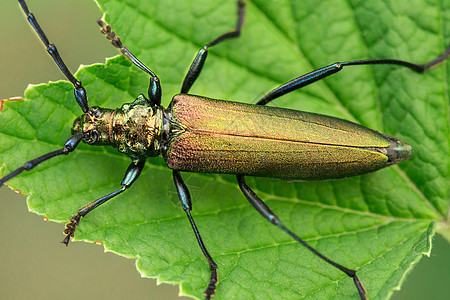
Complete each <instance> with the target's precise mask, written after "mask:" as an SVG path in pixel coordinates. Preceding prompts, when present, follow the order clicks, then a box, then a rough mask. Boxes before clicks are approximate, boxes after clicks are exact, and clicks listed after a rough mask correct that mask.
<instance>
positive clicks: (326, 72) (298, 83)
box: [256, 48, 450, 105]
mask: <svg viewBox="0 0 450 300" xmlns="http://www.w3.org/2000/svg"><path fill="white" fill-rule="evenodd" d="M449 55H450V48H447V50H446V51H445V52H444V54H442V55H441V56H439V57H437V58H436V59H433V60H432V61H430V62H428V63H426V64H424V65H416V64H413V63H410V62H407V61H403V60H397V59H365V60H355V61H346V62H337V63H334V64H331V65H329V66H326V67H323V68H320V69H317V70H315V71H312V72H310V73H308V74H305V75H302V76H300V77H297V78H295V79H292V80H291V81H288V82H286V83H284V84H282V85H280V86H279V87H277V88H275V89H273V90H272V91H270V92H269V93H268V94H267V95H265V96H264V97H262V98H261V99H260V100H259V101H258V103H256V104H257V105H266V104H267V103H269V102H270V101H272V100H274V99H276V98H278V97H281V96H283V95H285V94H287V93H290V92H292V91H295V90H297V89H300V88H302V87H304V86H307V85H309V84H311V83H313V82H316V81H318V80H320V79H322V78H325V77H328V76H330V75H332V74H334V73H336V72H339V71H340V70H342V68H343V67H344V66H357V65H397V66H403V67H406V68H409V69H411V70H413V71H416V72H418V73H423V72H425V71H426V70H428V69H429V68H431V67H434V66H435V65H437V64H439V63H441V62H442V61H444V60H445V59H446V58H447V56H449Z"/></svg>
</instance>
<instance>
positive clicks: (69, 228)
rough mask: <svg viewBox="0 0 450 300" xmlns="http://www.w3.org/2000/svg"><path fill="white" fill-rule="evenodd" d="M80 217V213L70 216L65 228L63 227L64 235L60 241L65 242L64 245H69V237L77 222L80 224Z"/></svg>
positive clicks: (73, 231)
mask: <svg viewBox="0 0 450 300" xmlns="http://www.w3.org/2000/svg"><path fill="white" fill-rule="evenodd" d="M80 218H81V216H80V214H77V215H75V216H73V217H72V218H70V221H69V223H68V224H66V229H64V234H65V235H66V237H65V238H64V240H62V241H61V243H63V244H65V245H66V246H69V242H70V238H71V237H73V236H74V234H75V230H76V228H77V226H78V224H80Z"/></svg>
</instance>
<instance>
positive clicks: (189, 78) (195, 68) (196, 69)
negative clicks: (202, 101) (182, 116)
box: [181, 0, 245, 94]
mask: <svg viewBox="0 0 450 300" xmlns="http://www.w3.org/2000/svg"><path fill="white" fill-rule="evenodd" d="M237 5H238V21H237V24H236V28H235V29H234V30H232V31H229V32H226V33H224V34H222V35H221V36H219V37H218V38H216V39H215V40H213V41H211V42H209V43H208V44H206V45H205V46H203V48H202V49H200V51H198V53H197V56H196V57H195V58H194V61H193V62H192V64H191V66H190V68H189V71H188V72H187V74H186V77H185V78H184V81H183V85H182V87H181V93H182V94H187V93H188V92H189V90H190V89H191V87H192V85H193V84H194V82H195V80H196V79H197V77H198V76H199V75H200V72H201V71H202V69H203V65H204V64H205V60H206V56H207V55H208V48H209V47H212V46H214V45H217V44H219V43H221V42H222V41H224V40H226V39H230V38H236V37H239V35H240V34H241V28H242V25H243V24H244V14H245V9H244V7H245V3H244V1H242V0H239V1H238V2H237Z"/></svg>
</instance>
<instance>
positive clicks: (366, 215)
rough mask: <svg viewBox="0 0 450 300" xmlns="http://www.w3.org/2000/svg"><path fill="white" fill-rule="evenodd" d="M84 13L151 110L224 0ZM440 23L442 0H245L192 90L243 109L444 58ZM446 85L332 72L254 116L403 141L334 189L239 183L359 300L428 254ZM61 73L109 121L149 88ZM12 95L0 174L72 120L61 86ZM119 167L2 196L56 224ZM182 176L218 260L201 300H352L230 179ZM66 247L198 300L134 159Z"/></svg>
mask: <svg viewBox="0 0 450 300" xmlns="http://www.w3.org/2000/svg"><path fill="white" fill-rule="evenodd" d="M98 2H99V6H100V7H101V9H102V10H104V11H105V12H106V21H107V22H108V23H110V24H111V26H112V27H113V29H114V30H115V31H116V32H117V33H118V34H119V35H120V37H121V39H122V41H123V42H124V44H125V45H126V46H127V47H128V48H129V49H130V50H131V51H132V52H133V53H134V54H135V55H136V56H138V57H139V59H140V60H142V61H143V62H144V63H145V64H146V65H147V66H149V67H150V68H151V69H152V70H153V71H155V72H156V73H157V74H158V76H159V77H160V79H161V82H162V86H163V97H164V100H163V104H164V105H167V104H168V103H169V102H170V99H171V97H172V95H175V94H176V93H178V92H179V90H180V87H181V82H182V80H183V78H184V76H185V74H186V71H187V69H188V68H189V65H190V63H191V62H192V59H193V57H194V56H195V54H196V52H197V51H198V50H199V49H200V48H201V47H202V46H203V45H204V44H205V43H207V42H209V41H211V40H212V39H214V38H216V37H217V36H218V35H220V34H222V33H223V32H226V31H229V30H231V29H232V28H233V27H234V25H235V22H236V5H235V2H234V1H231V0H229V1H206V0H192V1H174V0H171V1H168V0H165V1H137V0H127V1H118V0H115V1H113V0H109V1H108V0H98ZM411 8H414V9H411ZM449 12H450V5H449V4H447V3H445V1H437V0H436V1H423V0H415V1H412V2H411V1H393V0H392V1H357V0H351V1H320V2H318V1H295V0H291V1H289V0H280V1H277V2H275V1H268V0H253V1H247V6H246V20H245V25H244V29H243V32H242V35H241V37H240V38H239V39H235V40H230V41H227V42H224V43H222V44H220V45H218V46H215V47H213V48H211V50H210V53H209V55H208V59H207V61H206V64H205V69H204V70H203V72H202V74H201V76H200V77H199V79H198V80H197V82H196V84H195V85H194V87H193V89H192V90H191V93H192V94H199V95H204V96H208V97H213V98H220V99H235V100H236V101H241V102H248V103H255V102H256V101H257V100H258V99H259V98H261V96H263V95H264V94H265V93H267V92H268V91H270V90H271V89H272V88H274V87H276V86H277V85H279V84H281V83H284V82H286V81H288V80H290V79H292V78H294V77H297V76H299V75H301V74H304V73H307V72H309V71H311V70H313V69H317V68H320V67H322V66H325V65H327V64H330V63H333V62H335V61H345V60H356V59H363V58H382V57H388V58H398V59H403V60H407V61H411V62H415V63H426V62H428V61H430V60H431V59H433V58H435V57H437V56H438V55H440V54H441V53H442V52H444V50H445V48H446V46H448V42H449V41H450V32H449V28H450V19H449V18H448V15H449ZM449 73H450V64H447V67H445V66H442V65H441V66H437V67H436V68H433V69H431V70H429V71H427V72H426V73H425V74H424V75H421V74H416V73H414V72H412V71H410V70H408V69H405V68H401V67H392V66H373V67H360V66H358V67H346V68H345V69H344V70H343V71H342V72H340V73H339V74H336V75H333V76H331V77H329V78H327V79H325V80H323V81H321V82H318V83H315V84H313V85H311V86H309V87H306V88H303V89H302V90H300V91H296V92H293V93H291V94H289V95H286V96H284V97H282V98H280V99H277V100H275V101H274V103H273V104H271V105H275V106H282V107H289V108H294V109H301V110H306V111H313V112H319V113H323V114H329V115H333V116H337V117H342V118H345V119H349V120H352V121H355V122H359V123H361V124H363V125H365V126H368V127H371V128H374V129H376V130H379V131H382V132H384V133H387V134H389V135H393V136H396V137H398V138H400V139H402V140H405V141H406V142H408V143H410V144H411V145H412V146H413V149H414V157H413V158H412V159H410V160H409V161H407V162H403V163H401V164H400V165H399V166H395V167H390V168H387V169H384V170H381V171H379V172H376V173H373V174H369V175H364V176H359V177H355V178H349V179H346V180H338V181H327V182H285V181H280V180H273V179H262V178H248V183H249V185H250V186H251V187H252V188H253V189H254V190H255V192H256V193H257V194H258V195H260V196H261V198H262V199H263V200H264V201H265V202H266V203H267V204H268V205H269V206H270V207H271V208H272V210H273V211H274V212H275V213H276V214H278V215H279V217H280V219H281V220H282V221H283V222H284V223H285V224H286V226H287V227H288V228H290V229H292V230H293V231H294V232H296V233H298V234H299V235H300V236H301V237H302V238H304V239H305V240H307V241H308V243H310V244H311V245H312V246H313V247H315V248H316V249H317V250H319V251H321V252H322V253H324V254H325V255H327V256H328V257H330V258H331V259H333V260H335V261H337V262H339V263H341V264H343V265H345V266H346V267H349V268H354V269H358V276H359V277H360V279H361V280H362V281H363V283H364V285H365V287H366V289H367V294H368V296H369V297H370V298H372V299H378V298H388V297H389V296H390V295H391V294H392V292H393V290H394V289H396V288H397V287H398V286H399V285H400V283H401V281H402V280H403V278H404V276H405V273H406V272H407V271H409V270H410V269H411V268H412V266H413V264H415V263H416V262H417V261H418V260H419V259H420V257H421V256H422V254H429V253H430V250H431V238H432V236H433V234H434V231H435V228H436V227H437V230H438V232H441V233H442V234H443V235H444V236H445V235H446V236H447V237H448V236H450V233H449V232H450V230H449V225H448V223H447V220H446V216H447V215H448V209H449V197H448V186H449V166H450V162H449V120H448V114H449V112H448V107H449V105H448V104H449V103H448V99H449V97H448V83H449V78H450V76H449ZM76 77H77V78H79V79H80V80H81V81H82V82H83V84H84V86H85V87H86V90H87V93H88V97H89V104H90V105H98V106H103V107H109V108H114V107H118V106H120V105H121V104H123V103H127V102H131V101H133V100H134V98H135V97H136V96H137V95H138V94H140V93H146V90H147V88H148V76H147V75H146V74H145V73H144V72H142V71H140V70H138V69H137V68H136V67H134V66H132V65H131V63H129V62H128V61H126V60H125V59H124V58H122V57H116V58H113V59H109V60H107V63H106V65H100V64H98V65H92V66H87V67H82V68H80V70H79V71H78V72H77V74H76ZM25 97H26V100H24V101H5V102H4V103H3V110H2V112H1V114H0V164H1V165H2V166H3V168H2V169H1V174H2V175H3V176H4V175H5V174H7V173H9V172H11V171H12V170H14V169H15V168H17V167H18V166H20V165H22V164H23V163H24V162H25V161H28V160H30V159H32V158H35V157H37V156H39V155H42V154H43V153H47V152H49V151H53V150H55V149H58V148H60V147H61V145H63V143H64V142H65V141H66V140H67V138H68V137H70V128H71V125H72V122H73V120H74V119H75V118H76V116H78V115H79V114H80V113H81V111H80V109H79V107H78V106H77V105H76V103H75V101H74V99H73V86H71V84H70V83H68V82H52V83H49V84H42V85H35V86H30V87H29V88H28V89H27V91H26V93H25ZM0 103H1V102H0ZM0 107H1V105H0ZM280 130H282V128H280ZM129 162H130V160H129V158H127V157H125V156H123V155H120V154H119V153H118V152H117V151H116V150H114V149H112V148H108V147H91V146H88V145H80V146H79V147H78V148H77V150H76V151H75V152H74V153H73V154H70V155H69V156H67V157H58V158H54V159H52V160H50V161H48V162H46V163H44V164H42V165H40V166H38V167H37V168H35V170H33V171H31V172H26V173H23V174H21V175H20V176H18V177H17V178H15V179H13V180H11V181H10V182H9V184H10V185H11V187H12V188H14V189H19V190H21V191H22V192H23V193H29V196H28V205H29V208H30V210H31V211H33V212H36V213H38V214H42V215H45V216H46V217H48V218H49V219H50V220H54V221H57V222H67V220H68V219H69V218H70V217H71V216H72V215H74V214H76V212H77V210H78V209H79V208H80V207H81V206H83V205H85V204H86V203H88V202H90V201H92V200H94V199H96V198H98V197H100V196H103V195H105V194H107V193H110V192H111V191H113V190H115V189H117V188H118V187H119V186H120V182H121V180H122V177H123V174H124V172H125V170H126V168H127V166H128V164H129ZM183 178H184V179H185V181H186V183H187V185H188V187H189V189H190V191H191V195H192V197H193V207H194V210H193V216H194V218H195V220H196V222H197V225H198V227H199V230H200V232H201V234H202V237H203V240H204V241H205V243H206V246H207V248H208V249H209V252H210V253H211V255H212V256H213V257H214V259H215V260H216V262H217V263H218V265H219V284H218V288H217V293H216V299H232V298H239V299H251V298H257V299H260V298H266V299H298V298H303V297H313V298H331V297H335V298H348V297H350V296H352V297H354V298H356V297H357V292H356V289H355V287H354V284H353V282H352V280H351V279H350V278H348V277H347V276H345V275H344V274H343V273H341V272H340V271H338V270H336V269H335V268H333V267H331V266H329V265H327V264H326V263H324V262H323V261H321V260H320V259H319V258H317V257H314V256H313V255H312V254H311V253H309V252H308V251H307V250H306V249H304V248H302V247H301V246H300V245H298V244H297V243H295V242H294V241H292V240H291V239H290V238H289V236H287V235H286V234H285V233H283V232H281V231H280V230H279V229H277V228H275V227H274V226H272V225H270V224H269V223H268V222H266V221H265V220H264V219H263V218H261V216H259V214H258V213H257V212H256V211H255V210H254V209H253V208H252V207H251V205H249V204H248V203H247V202H246V200H245V198H244V197H243V196H242V194H241V193H240V191H239V189H238V187H237V184H236V182H235V178H234V177H233V176H222V175H211V174H209V175H208V174H190V173H185V174H183ZM436 225H437V226H436ZM76 239H77V240H85V241H88V242H94V241H101V242H102V243H103V244H104V245H105V248H106V249H108V250H110V251H113V252H115V253H117V254H119V255H122V256H126V257H129V258H133V259H136V265H137V267H138V269H139V271H140V272H141V273H142V274H143V275H144V276H148V277H157V278H159V280H160V281H162V282H175V283H180V285H181V288H182V292H183V293H184V294H186V295H190V296H193V297H197V298H201V297H202V292H203V290H204V289H205V287H206V285H207V282H208V279H209V268H208V265H207V263H206V260H205V259H204V257H203V255H202V253H201V251H200V249H199V248H198V245H197V242H196V240H195V237H194V235H193V233H192V230H191V228H190V225H189V222H188V220H187V218H186V217H185V213H184V212H183V210H182V208H181V205H180V203H179V200H178V198H177V195H176V191H175V189H174V186H173V182H172V177H171V172H170V170H169V169H168V168H167V167H165V164H164V161H163V159H161V158H156V159H149V160H148V162H147V165H146V168H145V170H144V172H143V174H142V175H141V177H140V179H139V180H138V181H137V182H136V183H135V184H134V185H133V187H132V188H131V189H130V190H129V191H127V192H126V193H124V194H122V195H120V196H118V197H117V198H116V199H114V200H112V201H110V202H108V203H107V204H104V205H103V206H101V207H100V208H98V209H96V210H95V211H94V212H92V213H90V214H89V215H88V216H86V217H85V218H83V219H82V222H81V225H80V226H79V227H78V229H77V232H76Z"/></svg>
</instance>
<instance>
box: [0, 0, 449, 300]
mask: <svg viewBox="0 0 450 300" xmlns="http://www.w3.org/2000/svg"><path fill="white" fill-rule="evenodd" d="M28 5H29V6H30V10H31V11H32V12H34V13H35V15H36V17H37V19H38V20H39V22H40V24H41V27H42V28H43V29H44V30H45V32H46V34H47V36H48V38H49V40H50V42H53V43H55V44H56V46H57V47H58V50H59V52H60V54H61V56H62V57H63V59H64V61H65V62H66V64H67V65H68V67H69V69H70V70H72V71H73V72H75V71H76V69H77V68H78V66H79V65H80V64H92V63H97V62H100V63H101V62H104V58H105V57H111V56H114V55H117V54H118V52H117V51H116V50H115V49H114V48H113V47H112V46H111V45H110V44H109V43H108V42H107V41H106V40H105V38H104V37H103V36H102V35H101V34H100V33H99V31H98V25H97V24H96V20H97V19H98V18H100V17H101V12H100V11H99V9H98V8H97V7H96V5H95V3H93V1H92V0H69V1H56V0H40V1H32V0H29V1H28ZM0 28H1V37H2V39H1V42H2V47H0V71H1V80H0V99H5V98H8V97H13V96H22V95H23V91H24V90H25V88H26V86H27V84H28V83H41V82H47V81H49V80H53V81H54V80H60V79H64V77H63V75H62V74H61V72H60V71H59V69H58V68H57V67H56V65H55V64H54V63H53V62H52V60H51V58H50V57H49V56H48V54H47V53H46V51H45V49H44V47H43V46H42V45H41V44H40V41H39V40H38V38H37V37H36V34H35V33H34V31H33V30H32V29H31V27H30V25H29V24H28V22H27V21H26V18H25V15H24V14H23V12H22V10H21V9H20V7H19V4H18V2H17V1H13V0H8V1H5V0H2V2H1V4H0ZM205 42H207V41H205ZM192 55H193V57H194V55H195V53H193V54H192ZM327 63H330V62H324V65H325V64H327ZM187 67H188V66H186V68H187ZM155 71H156V72H157V70H155ZM180 85H181V83H180ZM144 92H145V91H144ZM0 204H1V209H0V240H1V243H0V258H1V259H0V299H28V298H33V299H57V298H66V299H75V298H80V297H82V298H83V299H99V298H100V299H103V298H108V299H123V298H132V299H180V298H178V297H177V295H178V287H177V286H170V285H161V286H156V281H155V280H149V279H142V278H140V276H139V274H138V272H137V271H136V269H135V266H134V263H133V262H132V261H130V260H128V259H125V258H122V257H119V256H117V255H115V254H112V253H104V251H103V247H102V246H98V245H92V244H87V243H72V244H71V246H70V247H69V248H66V247H64V246H63V245H62V244H59V241H60V240H61V239H62V238H63V235H62V230H63V229H64V225H63V224H56V223H50V222H44V221H43V217H42V216H37V215H34V214H30V213H28V210H27V207H26V201H25V197H24V196H21V195H18V194H15V193H14V192H12V191H10V190H9V189H8V188H2V189H0ZM449 295H450V245H449V244H448V243H447V242H446V241H445V240H444V239H443V238H441V237H436V238H435V240H434V247H433V252H432V254H431V258H427V257H424V258H423V259H422V260H421V261H420V263H419V264H418V265H417V267H416V268H415V269H414V271H413V272H412V273H411V274H409V276H408V277H407V279H406V283H405V284H404V286H403V288H402V290H401V291H400V292H396V293H395V294H394V297H393V299H449Z"/></svg>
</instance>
